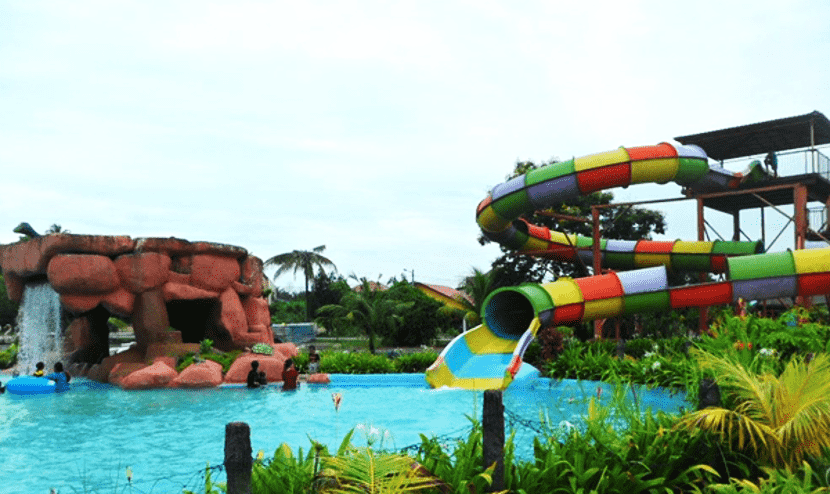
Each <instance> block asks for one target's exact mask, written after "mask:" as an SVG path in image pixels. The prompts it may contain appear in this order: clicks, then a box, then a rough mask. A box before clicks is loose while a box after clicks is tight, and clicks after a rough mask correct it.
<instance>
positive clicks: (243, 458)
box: [225, 422, 254, 494]
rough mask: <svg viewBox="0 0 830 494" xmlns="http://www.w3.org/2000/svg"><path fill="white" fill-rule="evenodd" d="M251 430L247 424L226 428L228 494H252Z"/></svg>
mask: <svg viewBox="0 0 830 494" xmlns="http://www.w3.org/2000/svg"><path fill="white" fill-rule="evenodd" d="M251 453H252V450H251V428H250V427H249V426H248V424H246V423H245V422H231V423H229V424H227V425H226V426H225V471H226V472H227V474H228V494H251V469H252V468H253V464H254V460H253V457H252V456H251Z"/></svg>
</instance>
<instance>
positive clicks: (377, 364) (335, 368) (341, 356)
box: [306, 352, 395, 374]
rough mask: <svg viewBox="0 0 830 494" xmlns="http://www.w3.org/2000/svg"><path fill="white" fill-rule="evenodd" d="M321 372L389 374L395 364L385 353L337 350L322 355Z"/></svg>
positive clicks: (393, 369) (393, 370)
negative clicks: (373, 353)
mask: <svg viewBox="0 0 830 494" xmlns="http://www.w3.org/2000/svg"><path fill="white" fill-rule="evenodd" d="M306 358H307V357H306ZM320 372H324V373H326V374H389V373H392V372H395V366H394V365H392V361H391V360H389V359H388V358H386V357H385V356H383V355H372V354H371V353H340V352H337V353H326V354H321V355H320Z"/></svg>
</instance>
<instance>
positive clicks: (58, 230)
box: [44, 223, 72, 235]
mask: <svg viewBox="0 0 830 494" xmlns="http://www.w3.org/2000/svg"><path fill="white" fill-rule="evenodd" d="M66 233H72V232H70V231H69V230H64V229H63V227H61V226H60V225H59V224H57V223H52V226H50V227H49V229H48V230H46V233H45V234H44V235H63V234H66Z"/></svg>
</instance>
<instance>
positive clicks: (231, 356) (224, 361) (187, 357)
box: [176, 350, 242, 373]
mask: <svg viewBox="0 0 830 494" xmlns="http://www.w3.org/2000/svg"><path fill="white" fill-rule="evenodd" d="M241 353H242V352H241V351H239V350H234V351H232V352H210V353H195V352H187V353H186V354H184V355H180V356H179V358H178V359H177V361H176V372H181V371H183V370H184V369H185V368H187V367H188V366H190V365H192V364H193V363H195V362H197V361H199V360H200V359H201V360H213V361H214V362H216V363H218V364H219V365H221V366H222V373H225V372H228V369H230V368H231V365H232V364H233V362H234V361H235V360H236V358H237V357H239V354H241Z"/></svg>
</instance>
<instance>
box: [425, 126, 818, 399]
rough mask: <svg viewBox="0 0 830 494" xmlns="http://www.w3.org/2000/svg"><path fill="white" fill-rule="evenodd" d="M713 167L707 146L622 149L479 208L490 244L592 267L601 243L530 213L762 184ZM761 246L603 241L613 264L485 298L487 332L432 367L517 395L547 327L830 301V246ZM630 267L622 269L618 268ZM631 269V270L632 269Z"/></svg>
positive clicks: (564, 167) (455, 379)
mask: <svg viewBox="0 0 830 494" xmlns="http://www.w3.org/2000/svg"><path fill="white" fill-rule="evenodd" d="M759 175H760V169H759V167H758V164H757V162H756V163H753V165H751V166H750V168H749V169H748V170H747V172H746V173H732V172H729V171H727V170H725V169H723V168H721V167H719V166H710V165H709V164H708V159H707V157H706V154H705V152H704V151H703V150H702V149H701V148H699V147H697V146H680V145H672V144H668V143H662V144H659V145H657V146H644V147H634V148H619V149H617V150H614V151H609V152H606V153H600V154H595V155H591V156H586V157H583V158H575V159H573V160H570V161H565V162H562V163H555V164H551V165H547V166H544V167H541V168H538V169H535V170H532V171H530V172H529V173H527V174H525V175H522V176H519V177H516V178H514V179H512V180H509V181H507V182H505V183H503V184H501V185H498V186H496V187H494V188H493V191H492V193H491V194H490V195H489V196H488V197H487V198H486V199H485V200H483V201H482V202H481V203H480V204H479V205H478V209H477V211H476V217H477V221H478V224H479V226H480V227H481V229H482V232H483V233H484V235H485V236H487V237H488V238H490V239H492V240H494V241H497V242H499V243H500V244H502V245H504V246H507V247H509V248H511V249H514V250H516V251H518V252H519V253H526V254H533V255H544V256H546V257H551V258H555V259H560V260H564V261H578V260H579V259H580V258H581V260H582V261H583V262H584V263H585V264H587V265H591V264H592V262H593V255H594V246H593V239H592V238H590V237H583V236H579V235H573V234H567V233H563V232H555V231H551V230H549V229H548V228H545V227H540V226H535V225H531V224H529V223H527V222H525V221H523V220H521V219H518V218H519V216H520V215H522V214H523V213H526V212H532V211H535V210H543V209H546V208H549V207H551V206H553V205H555V204H558V203H561V202H563V201H567V200H568V199H573V198H575V197H577V196H579V195H585V194H590V193H592V192H595V191H598V190H603V189H610V188H614V187H628V186H629V185H634V184H640V183H649V182H653V183H659V184H665V183H668V182H675V183H677V184H680V185H681V186H684V187H687V188H689V189H691V190H694V191H707V192H709V191H717V190H727V189H731V188H736V187H738V185H740V184H741V183H746V182H748V181H754V180H758V178H759ZM762 252H763V245H761V243H760V242H727V241H714V242H691V241H681V240H677V241H673V242H672V241H650V240H639V241H628V240H605V239H603V240H601V241H600V245H599V253H600V255H601V256H602V265H603V266H604V267H606V268H610V269H612V270H615V272H610V273H608V274H602V275H598V276H590V277H586V278H578V279H571V278H560V279H558V280H556V281H554V282H552V283H547V284H532V283H528V284H524V285H520V286H516V287H509V288H501V289H499V290H496V291H495V292H493V293H492V294H491V295H490V296H489V297H488V299H487V300H485V304H484V309H483V311H482V319H483V320H484V324H482V325H481V326H478V327H477V328H475V329H473V330H471V331H468V332H466V333H464V334H462V335H459V336H458V337H456V338H455V339H454V340H453V341H451V342H450V343H449V344H448V345H447V346H446V347H445V348H444V350H443V351H442V352H441V354H440V355H439V357H438V359H437V360H436V361H435V363H433V364H432V365H431V366H430V368H429V369H427V373H426V379H427V382H428V383H429V384H430V385H431V386H432V387H441V386H448V387H462V388H469V389H498V388H502V389H503V388H506V387H507V386H508V385H510V383H511V382H512V381H513V380H514V379H515V378H516V377H517V376H518V375H519V373H520V372H521V367H522V357H523V355H524V352H525V350H526V349H527V346H528V345H529V344H530V342H531V341H532V339H533V338H534V337H535V335H536V332H537V331H538V330H539V328H543V327H547V326H559V325H571V324H578V323H581V322H587V321H592V320H595V319H604V318H610V317H617V316H623V315H628V314H636V313H642V312H657V311H663V310H671V309H680V308H685V307H708V306H712V305H724V304H730V303H733V302H736V301H738V299H744V300H763V299H770V298H780V297H796V296H812V295H820V294H825V293H828V292H830V248H825V249H811V250H797V251H794V252H792V251H786V252H777V253H765V254H764V253H762ZM670 269H671V270H677V271H697V272H711V273H725V275H726V276H725V278H726V279H725V280H724V281H717V282H712V283H701V284H697V285H687V286H682V287H674V288H669V286H668V276H667V272H668V270H670ZM616 270H619V271H616ZM624 270H627V271H624Z"/></svg>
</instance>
